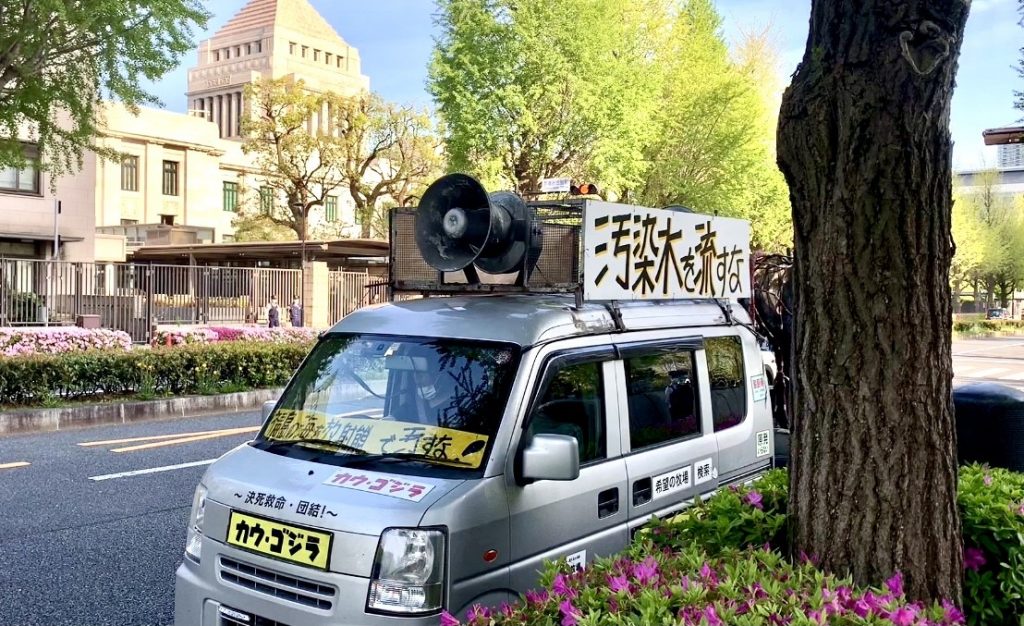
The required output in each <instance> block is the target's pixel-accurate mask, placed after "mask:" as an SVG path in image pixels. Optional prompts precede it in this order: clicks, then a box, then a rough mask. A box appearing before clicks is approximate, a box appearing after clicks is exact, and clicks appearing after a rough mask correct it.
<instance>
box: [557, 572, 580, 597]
mask: <svg viewBox="0 0 1024 626" xmlns="http://www.w3.org/2000/svg"><path fill="white" fill-rule="evenodd" d="M551 589H552V590H553V591H554V592H555V593H556V594H558V595H560V596H562V597H564V598H569V599H570V600H571V599H573V598H575V597H576V590H575V589H573V588H572V587H571V586H569V581H568V579H567V578H566V577H565V576H564V575H563V574H559V575H557V576H555V582H554V584H552V585H551Z"/></svg>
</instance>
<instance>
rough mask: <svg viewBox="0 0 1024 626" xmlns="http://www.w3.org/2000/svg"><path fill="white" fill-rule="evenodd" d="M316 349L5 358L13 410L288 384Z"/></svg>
mask: <svg viewBox="0 0 1024 626" xmlns="http://www.w3.org/2000/svg"><path fill="white" fill-rule="evenodd" d="M310 347H311V344H285V343H280V344H277V343H274V344H267V343H253V342H231V343H214V344H198V345H186V346H177V347H174V348H155V349H153V350H134V351H131V352H124V353H118V352H82V353H70V354H60V355H47V356H29V357H14V358H5V359H0V398H3V402H4V404H5V405H7V406H38V405H44V404H51V403H53V402H54V401H55V400H81V399H97V400H99V399H103V398H105V397H118V396H124V395H128V394H140V395H142V396H162V395H191V394H209V393H218V392H224V391H241V390H247V389H264V388H268V387H278V386H281V385H283V384H285V383H286V382H287V381H288V379H289V378H290V377H291V375H292V372H294V371H295V369H296V368H297V367H298V365H299V363H300V362H301V361H302V359H303V358H305V356H306V354H307V353H308V352H309V349H310Z"/></svg>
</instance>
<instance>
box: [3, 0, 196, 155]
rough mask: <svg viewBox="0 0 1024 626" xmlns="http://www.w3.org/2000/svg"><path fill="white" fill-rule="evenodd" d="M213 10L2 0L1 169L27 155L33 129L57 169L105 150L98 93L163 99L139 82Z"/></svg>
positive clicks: (153, 75) (136, 101)
mask: <svg viewBox="0 0 1024 626" xmlns="http://www.w3.org/2000/svg"><path fill="white" fill-rule="evenodd" d="M208 18H209V14H208V13H207V12H206V10H205V9H204V8H203V3H202V1H201V0H131V1H127V2H126V1H125V0H88V1H86V0H0V167H2V166H6V165H15V166H18V165H22V164H23V163H24V158H25V155H24V154H23V152H22V146H21V143H20V140H21V139H25V138H29V137H30V138H32V139H33V140H35V141H37V142H38V143H39V146H40V152H41V153H42V156H43V159H42V163H41V166H42V167H43V168H45V169H48V170H49V171H51V172H53V173H54V174H63V173H68V172H71V171H73V170H74V169H76V168H77V167H80V165H81V159H82V153H83V152H84V151H85V150H87V149H88V150H94V151H97V152H99V153H101V154H108V151H106V150H104V149H102V148H99V147H97V146H96V145H95V144H94V142H93V139H94V138H95V137H96V135H97V133H98V132H99V127H100V124H101V120H100V119H99V118H100V104H101V100H102V99H104V98H107V99H112V100H118V101H120V102H123V103H124V104H126V105H127V106H128V107H129V108H133V107H136V106H138V105H140V104H147V103H155V102H157V100H156V97H155V96H153V95H152V94H150V93H148V92H146V91H145V90H144V89H143V88H142V86H141V85H140V82H141V80H142V79H149V80H156V79H158V78H160V77H161V76H163V75H164V74H165V73H167V72H168V71H170V70H172V69H174V68H175V67H177V66H178V63H179V61H180V59H181V57H182V55H183V54H185V53H187V52H190V51H191V50H192V49H193V46H194V42H193V40H192V29H193V28H195V27H199V28H204V27H205V26H206V21H207V19H208ZM26 135H28V136H29V137H26ZM108 156H113V155H112V154H108Z"/></svg>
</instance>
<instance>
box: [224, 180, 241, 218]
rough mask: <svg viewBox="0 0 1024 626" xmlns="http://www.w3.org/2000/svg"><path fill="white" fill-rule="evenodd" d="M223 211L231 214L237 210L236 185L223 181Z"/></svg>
mask: <svg viewBox="0 0 1024 626" xmlns="http://www.w3.org/2000/svg"><path fill="white" fill-rule="evenodd" d="M224 210H225V211H230V212H232V213H234V212H236V211H237V210H238V183H232V182H229V181H224Z"/></svg>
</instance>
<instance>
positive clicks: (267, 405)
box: [263, 400, 277, 422]
mask: <svg viewBox="0 0 1024 626" xmlns="http://www.w3.org/2000/svg"><path fill="white" fill-rule="evenodd" d="M275 406H277V400H267V401H266V402H264V403H263V421H264V422H265V421H267V419H269V418H270V414H271V413H273V412H274V407H275Z"/></svg>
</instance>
